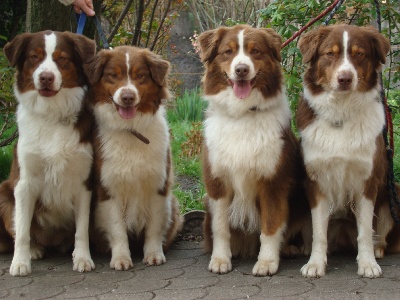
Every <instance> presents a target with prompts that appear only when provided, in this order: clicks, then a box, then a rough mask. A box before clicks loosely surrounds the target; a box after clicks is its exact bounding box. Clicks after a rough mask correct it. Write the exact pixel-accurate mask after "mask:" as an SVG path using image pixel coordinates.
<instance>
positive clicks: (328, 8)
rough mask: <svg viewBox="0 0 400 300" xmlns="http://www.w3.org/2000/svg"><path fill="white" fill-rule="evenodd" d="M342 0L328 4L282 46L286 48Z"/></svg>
mask: <svg viewBox="0 0 400 300" xmlns="http://www.w3.org/2000/svg"><path fill="white" fill-rule="evenodd" d="M340 1H341V0H335V2H333V3H332V4H331V5H330V6H328V7H327V8H326V9H325V10H324V11H323V12H322V13H320V14H319V15H318V16H317V17H316V18H314V19H312V20H311V21H309V22H308V23H307V24H306V25H304V26H303V27H302V28H300V30H299V31H296V32H295V33H294V34H293V36H292V37H291V38H290V39H288V40H286V42H284V43H283V44H282V46H281V48H285V47H286V46H287V45H288V44H289V43H290V42H291V41H293V40H294V39H295V38H297V37H298V36H299V35H300V34H302V33H303V31H305V30H306V29H307V28H308V27H310V26H311V25H312V24H314V23H315V22H317V21H318V20H319V19H321V18H322V17H323V16H325V15H326V14H327V13H328V12H330V11H331V10H332V9H334V8H335V6H336V4H338V3H339V2H340Z"/></svg>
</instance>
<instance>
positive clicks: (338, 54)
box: [296, 24, 400, 278]
mask: <svg viewBox="0 0 400 300" xmlns="http://www.w3.org/2000/svg"><path fill="white" fill-rule="evenodd" d="M389 46H390V45H389V41H388V40H387V39H386V38H385V37H384V36H383V35H382V34H380V33H379V32H378V31H377V30H376V29H374V28H373V27H357V26H350V25H344V24H342V25H333V26H321V27H319V28H317V29H314V30H312V31H310V32H309V33H307V34H305V35H304V36H303V37H302V38H301V40H300V42H299V48H300V51H301V53H302V55H303V62H304V63H307V64H308V69H307V71H306V73H305V75H304V97H303V99H302V101H301V102H300V104H299V108H298V110H297V116H296V119H297V127H298V129H299V132H300V135H301V146H302V152H303V155H304V163H305V166H306V170H307V177H308V178H307V181H306V188H307V193H308V198H309V203H310V206H311V209H312V225H313V243H312V253H311V257H310V260H309V262H308V263H307V264H306V265H305V266H304V267H303V268H302V269H301V272H302V274H303V276H306V277H320V276H323V275H324V274H325V268H326V263H327V251H328V250H329V251H333V250H335V249H334V248H337V246H339V248H340V247H344V248H347V246H351V244H352V243H353V244H354V245H355V248H358V256H357V261H358V274H359V275H361V276H363V277H370V278H374V277H378V276H380V275H381V273H382V271H381V268H380V266H379V265H378V264H377V262H376V259H375V257H374V244H373V231H374V230H373V229H375V232H376V237H377V243H376V245H375V256H376V257H382V256H383V253H384V250H385V249H386V248H387V250H388V251H391V252H393V251H394V252H398V251H399V250H400V239H399V228H398V226H397V227H394V226H393V224H394V222H393V220H392V217H391V215H390V211H389V195H388V186H387V170H388V160H387V156H386V155H387V154H386V148H385V143H384V139H383V135H382V130H383V128H384V126H385V113H384V107H383V105H382V102H381V99H380V91H381V85H380V82H379V71H380V70H381V66H382V64H383V63H385V58H386V54H387V52H388V51H389ZM354 216H355V217H354ZM329 220H331V223H330V224H329V231H328V223H329ZM373 224H374V226H373ZM357 233H358V235H357ZM387 242H389V245H388V244H387ZM328 246H329V247H328ZM353 248H354V246H353Z"/></svg>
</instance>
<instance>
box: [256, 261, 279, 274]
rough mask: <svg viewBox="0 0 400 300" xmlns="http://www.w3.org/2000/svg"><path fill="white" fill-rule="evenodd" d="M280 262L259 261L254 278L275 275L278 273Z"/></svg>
mask: <svg viewBox="0 0 400 300" xmlns="http://www.w3.org/2000/svg"><path fill="white" fill-rule="evenodd" d="M278 267H279V261H277V260H258V261H257V262H256V264H255V265H254V267H253V275H254V276H267V275H274V274H275V273H276V272H277V271H278Z"/></svg>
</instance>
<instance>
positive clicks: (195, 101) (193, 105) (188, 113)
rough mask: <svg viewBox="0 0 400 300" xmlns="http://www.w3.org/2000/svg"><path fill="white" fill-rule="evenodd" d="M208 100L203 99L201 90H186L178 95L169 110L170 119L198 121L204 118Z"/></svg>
mask: <svg viewBox="0 0 400 300" xmlns="http://www.w3.org/2000/svg"><path fill="white" fill-rule="evenodd" d="M206 108H207V102H206V101H205V100H203V99H202V97H201V95H200V90H199V89H195V90H186V91H184V93H183V94H182V95H181V96H180V97H178V98H177V99H176V101H175V104H174V105H173V108H172V109H171V110H170V111H169V119H170V121H190V122H198V121H202V120H203V119H204V111H205V110H206Z"/></svg>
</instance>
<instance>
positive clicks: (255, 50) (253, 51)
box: [250, 48, 260, 55]
mask: <svg viewBox="0 0 400 300" xmlns="http://www.w3.org/2000/svg"><path fill="white" fill-rule="evenodd" d="M250 54H252V55H257V54H260V51H259V50H258V49H256V48H253V49H251V51H250Z"/></svg>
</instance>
